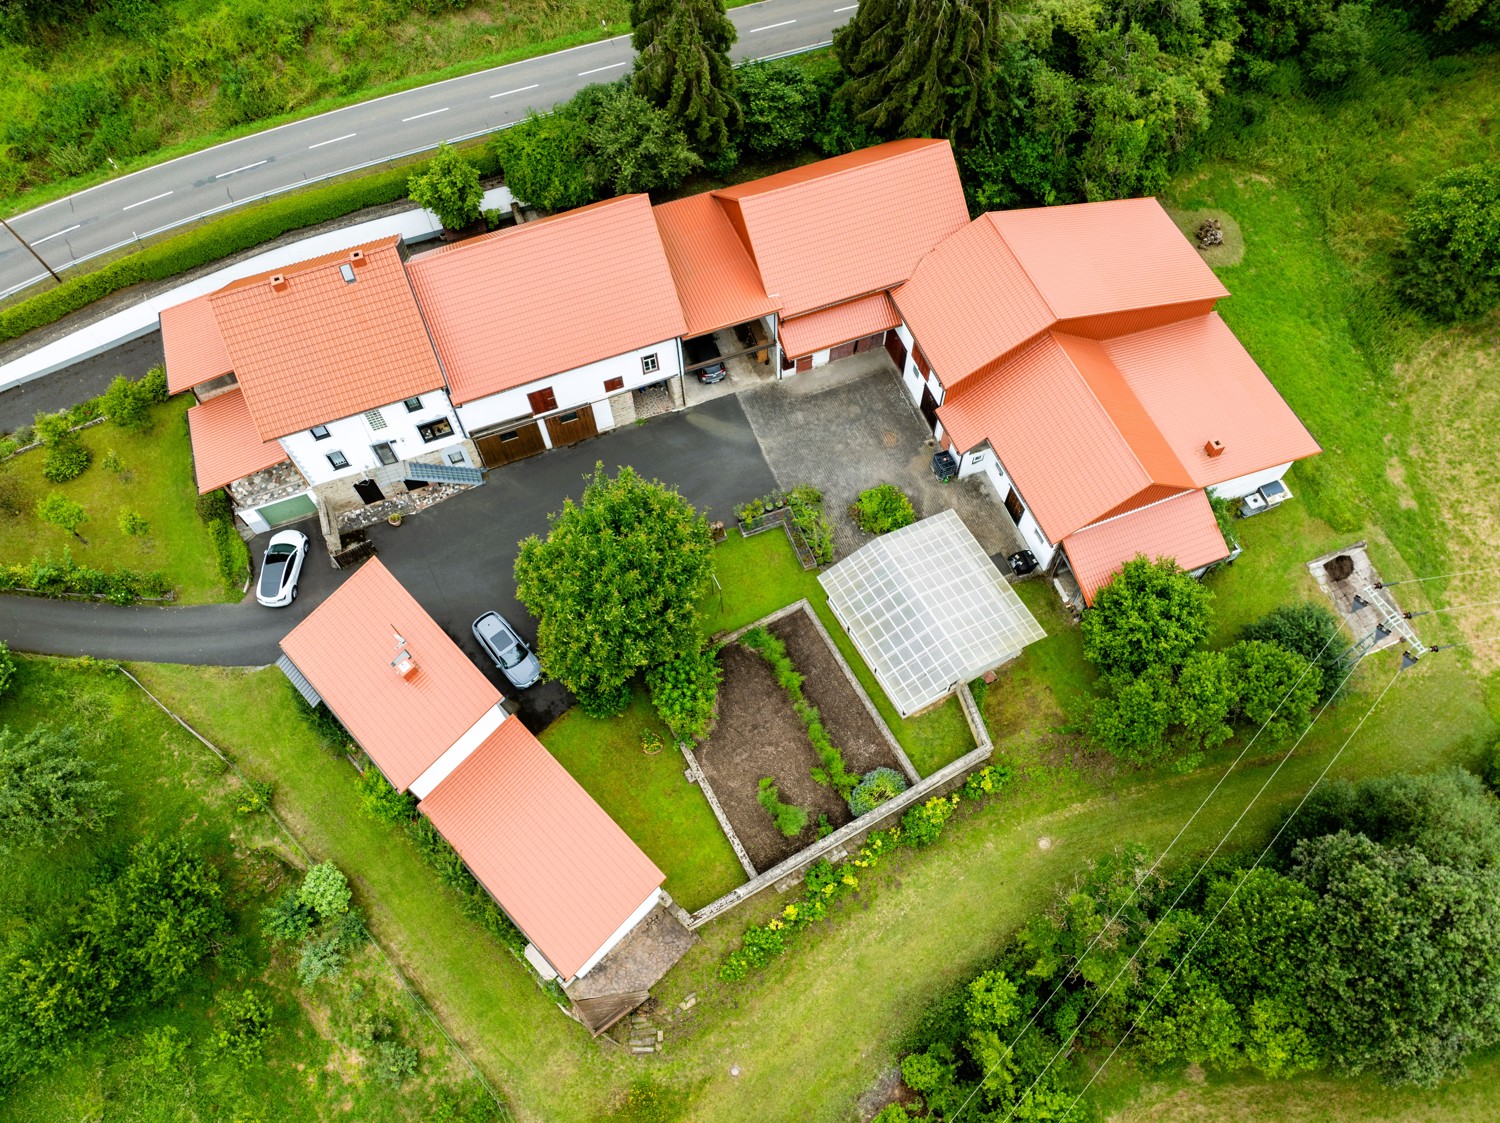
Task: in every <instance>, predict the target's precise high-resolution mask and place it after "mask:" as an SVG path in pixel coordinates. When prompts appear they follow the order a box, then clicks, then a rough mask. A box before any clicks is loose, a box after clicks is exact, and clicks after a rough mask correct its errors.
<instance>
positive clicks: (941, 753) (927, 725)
mask: <svg viewBox="0 0 1500 1123" xmlns="http://www.w3.org/2000/svg"><path fill="white" fill-rule="evenodd" d="M714 576H715V577H716V578H717V582H718V584H717V585H716V586H714V587H712V588H710V590H709V594H708V596H706V597H705V598H704V599H703V604H702V606H701V612H702V613H703V624H704V630H705V631H707V632H709V633H711V634H718V633H728V632H733V631H735V630H737V629H739V628H743V627H744V626H745V625H746V624H749V623H751V622H752V621H755V620H759V619H760V618H761V617H762V616H766V615H769V614H770V613H772V612H775V611H776V610H777V609H778V608H784V607H786V606H787V605H789V604H791V603H793V602H794V601H798V600H802V599H803V598H806V599H807V602H808V603H809V604H811V605H812V606H813V608H814V610H815V611H816V612H817V614H818V618H819V619H821V620H822V621H823V626H824V627H825V628H827V629H828V634H829V635H831V636H832V637H833V642H834V643H835V644H837V645H838V648H839V650H840V651H841V652H843V654H844V659H845V660H846V661H847V662H848V663H849V666H850V667H852V668H853V669H854V673H855V675H856V677H858V679H859V681H860V683H861V684H862V685H863V686H864V688H865V692H866V693H867V694H869V696H870V698H871V700H872V701H873V702H874V703H875V708H876V709H878V710H879V711H880V716H881V717H882V718H884V719H885V723H886V725H887V726H889V727H890V730H891V732H892V733H894V734H895V735H896V739H897V740H898V741H900V742H901V747H902V748H903V749H905V750H906V755H907V756H908V757H910V758H911V762H912V764H913V765H914V766H915V767H916V769H917V771H918V772H919V773H920V774H922V775H923V776H926V775H928V774H929V773H932V772H935V771H937V770H938V769H939V768H941V767H942V766H943V765H945V764H947V763H948V762H949V761H951V760H957V759H958V758H959V757H961V756H963V755H964V753H966V752H968V751H969V750H970V749H972V748H973V747H974V738H973V736H972V735H971V734H970V732H969V726H968V723H967V722H966V721H964V715H963V710H962V709H961V708H960V706H959V704H958V699H957V698H949V699H947V700H946V701H944V702H943V703H941V704H940V705H938V706H935V707H933V708H931V709H929V710H925V711H923V712H922V713H920V714H917V715H915V716H913V717H910V718H906V719H904V720H903V719H902V718H901V716H900V715H899V714H897V713H896V710H895V707H893V706H892V705H891V703H890V700H889V699H888V698H887V697H886V696H885V691H884V690H882V689H881V688H880V684H879V683H878V682H876V681H875V676H874V675H873V674H872V673H871V672H870V668H869V667H867V666H866V665H865V661H864V659H862V658H861V657H860V654H859V652H858V651H857V650H856V649H855V646H854V642H853V641H852V640H851V639H850V638H849V636H848V635H847V634H846V633H845V631H844V629H843V626H842V625H841V624H840V623H839V622H838V619H837V618H836V617H835V616H834V615H833V611H832V610H831V609H830V608H829V607H828V595H827V594H826V593H824V592H823V586H822V585H820V584H818V575H817V572H816V571H812V570H805V569H803V568H802V566H801V564H800V563H799V562H798V561H797V555H796V554H795V553H794V552H793V550H792V548H791V545H790V544H789V543H788V542H787V540H786V535H784V534H782V533H781V532H780V531H768V532H766V533H764V534H757V535H755V536H754V537H753V538H742V537H741V536H740V535H739V534H738V533H736V532H733V531H731V532H730V535H729V538H728V539H727V540H726V541H724V542H721V543H720V544H719V545H718V546H716V547H714Z"/></svg>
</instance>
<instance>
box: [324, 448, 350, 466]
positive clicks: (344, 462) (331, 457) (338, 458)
mask: <svg viewBox="0 0 1500 1123" xmlns="http://www.w3.org/2000/svg"><path fill="white" fill-rule="evenodd" d="M328 463H330V464H332V465H333V466H334V467H335V468H347V467H349V458H348V457H347V456H345V455H344V454H343V453H342V452H340V451H339V450H338V449H334V450H333V451H332V452H330V453H329V454H328Z"/></svg>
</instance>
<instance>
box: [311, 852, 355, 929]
mask: <svg viewBox="0 0 1500 1123" xmlns="http://www.w3.org/2000/svg"><path fill="white" fill-rule="evenodd" d="M297 896H298V898H299V899H300V900H301V901H302V903H303V904H305V905H307V906H308V907H309V908H311V909H312V910H313V911H314V912H315V913H317V914H318V915H319V916H321V917H325V918H326V917H330V916H338V915H339V914H340V913H346V912H348V911H349V901H350V899H351V897H352V896H353V894H352V893H351V892H350V889H349V879H348V878H347V877H345V876H344V874H343V872H342V871H341V870H340V869H339V868H338V866H336V865H334V864H333V863H332V862H319V863H318V864H317V865H316V866H314V867H313V868H312V869H310V870H308V871H307V876H306V877H305V878H303V880H302V888H301V889H299V890H298V891H297Z"/></svg>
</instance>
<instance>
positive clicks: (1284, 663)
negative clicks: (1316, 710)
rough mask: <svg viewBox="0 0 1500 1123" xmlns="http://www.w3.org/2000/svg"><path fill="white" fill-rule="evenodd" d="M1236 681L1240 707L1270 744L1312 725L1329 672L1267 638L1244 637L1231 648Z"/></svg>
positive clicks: (1231, 668) (1231, 671)
mask: <svg viewBox="0 0 1500 1123" xmlns="http://www.w3.org/2000/svg"><path fill="white" fill-rule="evenodd" d="M1226 654H1227V655H1228V657H1229V674H1230V677H1231V679H1232V680H1233V682H1234V690H1235V709H1234V712H1235V713H1236V714H1237V715H1238V716H1240V717H1241V718H1243V719H1244V720H1245V721H1247V722H1249V723H1250V724H1251V725H1253V726H1256V727H1258V728H1260V730H1261V733H1260V742H1261V743H1262V744H1265V745H1267V746H1269V745H1274V744H1276V743H1277V742H1278V741H1281V740H1284V739H1285V738H1287V737H1289V736H1291V735H1292V734H1293V733H1297V732H1300V731H1301V730H1302V728H1303V727H1304V726H1306V725H1307V721H1308V718H1309V717H1310V715H1311V714H1312V708H1313V707H1314V706H1315V705H1317V702H1318V692H1319V691H1320V690H1321V689H1322V687H1323V672H1322V671H1320V670H1318V668H1317V667H1315V666H1313V665H1312V664H1311V663H1309V662H1308V661H1307V660H1306V659H1304V658H1302V656H1300V655H1298V654H1297V653H1296V652H1295V651H1288V650H1287V649H1286V648H1284V647H1282V646H1280V645H1279V644H1274V643H1266V642H1265V641H1264V640H1254V639H1247V640H1240V642H1239V643H1236V644H1234V645H1233V646H1232V647H1230V648H1229V650H1228V651H1227V652H1226Z"/></svg>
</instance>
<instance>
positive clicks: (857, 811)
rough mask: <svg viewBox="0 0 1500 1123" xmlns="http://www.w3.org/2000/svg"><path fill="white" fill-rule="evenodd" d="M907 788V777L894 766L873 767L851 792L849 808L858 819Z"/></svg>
mask: <svg viewBox="0 0 1500 1123" xmlns="http://www.w3.org/2000/svg"><path fill="white" fill-rule="evenodd" d="M905 790H906V777H905V776H903V775H901V773H899V772H897V771H896V770H895V769H894V768H875V769H871V770H870V771H869V772H866V773H865V776H864V779H863V780H861V781H860V782H859V783H858V784H857V785H856V786H855V788H854V790H853V791H852V792H850V793H849V810H850V811H851V812H852V813H853V814H854V817H855V818H856V819H857V818H859V817H860V816H861V815H864V814H866V813H867V812H870V811H873V810H875V808H877V807H879V806H880V805H881V804H883V803H889V802H890V801H891V800H893V799H895V798H896V797H897V796H898V795H900V794H901V793H902V792H904V791H905Z"/></svg>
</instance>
